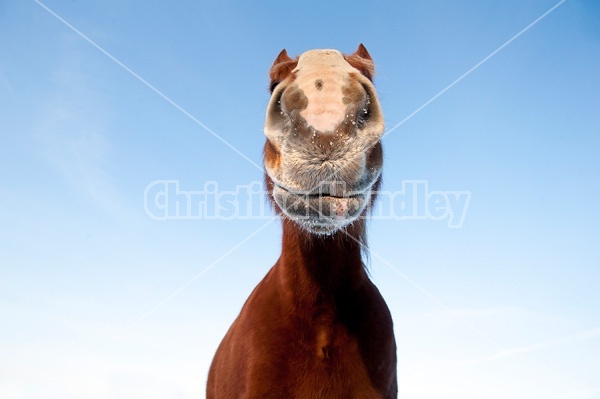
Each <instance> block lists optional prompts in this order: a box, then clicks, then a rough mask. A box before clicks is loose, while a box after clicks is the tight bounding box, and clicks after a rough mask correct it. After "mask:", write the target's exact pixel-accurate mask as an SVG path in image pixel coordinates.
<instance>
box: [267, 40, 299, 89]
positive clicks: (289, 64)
mask: <svg viewBox="0 0 600 399" xmlns="http://www.w3.org/2000/svg"><path fill="white" fill-rule="evenodd" d="M296 65H298V60H297V59H296V60H293V59H291V58H290V56H289V55H288V53H287V51H285V49H283V50H281V52H280V53H279V55H278V56H277V58H275V62H273V66H271V70H270V71H269V78H271V85H270V87H269V90H270V91H271V93H273V91H275V87H277V85H278V84H279V83H281V82H282V81H283V80H284V79H285V78H286V77H287V76H288V75H289V74H290V72H291V71H292V70H293V69H294V68H296Z"/></svg>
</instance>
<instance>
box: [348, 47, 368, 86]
mask: <svg viewBox="0 0 600 399" xmlns="http://www.w3.org/2000/svg"><path fill="white" fill-rule="evenodd" d="M346 61H348V63H349V64H350V65H352V66H353V67H354V68H356V69H358V70H359V71H360V73H362V74H363V75H365V76H366V77H367V78H368V79H369V80H372V79H373V75H375V64H373V58H371V54H369V52H368V51H367V48H366V47H365V46H364V45H363V44H362V43H361V44H359V45H358V49H356V51H355V52H354V53H353V54H350V55H347V56H346Z"/></svg>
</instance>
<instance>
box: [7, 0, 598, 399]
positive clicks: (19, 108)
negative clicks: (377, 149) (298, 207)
mask: <svg viewBox="0 0 600 399" xmlns="http://www.w3.org/2000/svg"><path fill="white" fill-rule="evenodd" d="M557 3H558V1H547V0H532V1H528V2H519V1H513V0H507V1H483V2H482V1H441V0H437V1H434V0H426V1H419V2H407V1H396V2H384V1H378V2H373V3H371V4H366V3H364V2H361V3H350V2H312V1H307V2H303V3H302V4H298V3H297V2H296V3H292V2H290V3H285V2H279V3H277V4H274V3H270V4H269V3H250V2H236V3H231V2H210V3H205V2H189V1H182V2H171V3H167V2H158V1H156V2H146V3H139V2H131V1H72V2H60V1H56V0H48V1H43V2H42V4H43V5H44V6H45V7H47V8H48V9H49V10H51V11H52V12H54V13H56V14H57V15H59V16H60V17H61V18H62V19H63V20H64V21H65V22H66V23H68V24H70V25H72V26H73V27H74V28H76V29H78V30H79V31H80V32H81V33H82V34H83V35H85V36H86V37H87V38H88V39H89V40H91V41H93V43H95V44H96V45H97V46H99V47H100V48H101V49H102V50H103V51H105V52H106V53H104V52H103V51H101V50H100V49H99V48H98V47H95V46H94V45H93V44H91V43H90V42H89V41H87V40H86V39H85V38H83V37H82V36H81V35H78V34H77V33H76V32H74V31H73V30H72V29H71V28H69V27H68V26H67V25H66V24H65V23H64V22H62V21H61V20H59V19H58V18H57V17H56V16H54V15H52V14H51V12H49V11H48V10H47V9H45V8H44V7H43V6H42V5H41V4H40V3H37V2H35V1H10V0H9V1H4V2H1V3H0V54H1V57H0V107H1V109H2V111H1V112H0V137H1V139H2V146H0V165H1V168H0V179H1V182H2V183H1V184H0V222H1V223H0V317H1V318H2V328H1V329H0V397H2V398H19V399H20V398H27V399H29V398H44V399H46V398H61V399H62V398H131V397H135V398H198V397H203V390H204V384H205V379H206V372H207V369H208V366H209V364H210V361H211V358H212V354H213V353H214V350H215V349H216V346H217V345H218V343H219V341H220V339H221V337H222V336H223V334H224V333H225V331H226V329H227V328H228V326H229V325H230V323H231V322H232V320H233V319H234V318H235V316H236V315H237V313H238V312H239V309H240V307H241V305H242V304H243V301H244V300H245V298H246V297H247V296H248V294H249V293H250V291H251V290H252V288H253V287H254V286H255V285H256V283H257V282H258V281H259V280H260V279H261V278H262V276H263V275H264V274H265V273H266V272H267V270H268V269H269V268H270V267H271V265H272V264H273V263H274V262H275V261H276V259H277V256H278V253H279V242H280V237H279V235H280V228H279V223H278V221H271V220H270V219H269V218H268V217H267V218H258V219H236V218H234V219H233V220H218V219H207V218H202V219H200V220H199V219H195V220H154V219H152V218H151V217H150V216H149V215H148V213H147V212H146V211H145V209H144V192H145V190H146V188H147V187H148V185H149V184H151V183H152V182H154V181H157V180H158V181H161V180H175V181H178V182H179V185H180V188H181V189H182V190H187V191H200V190H202V189H203V187H204V185H205V184H206V182H216V184H218V187H219V189H220V190H224V191H235V189H236V187H239V186H243V185H249V184H251V183H252V182H256V181H261V179H262V172H261V171H260V169H258V168H256V167H255V166H254V165H253V164H252V163H255V164H258V165H260V163H261V153H262V145H263V143H264V135H263V132H262V127H263V122H264V114H265V107H266V105H267V102H268V99H269V96H268V90H267V89H268V79H267V72H268V68H269V66H270V65H271V63H272V61H273V60H274V58H275V57H276V55H277V54H278V53H279V51H280V50H281V49H282V48H286V49H287V50H288V52H289V53H290V54H300V53H302V52H304V51H306V50H308V49H312V48H337V49H339V50H341V51H343V52H353V51H354V50H355V49H356V47H357V45H358V43H361V42H362V43H364V44H365V45H366V46H367V48H368V49H369V51H370V53H371V55H372V56H373V58H374V60H375V63H376V68H377V74H376V79H375V83H376V86H377V89H378V92H379V96H380V100H381V103H382V106H383V110H384V115H385V116H386V124H387V126H388V128H389V129H391V128H394V127H395V126H396V125H397V124H398V123H400V122H401V121H403V120H404V119H405V118H406V117H407V116H408V115H410V114H411V113H413V111H415V110H417V109H419V107H421V106H422V105H423V104H425V103H427V101H428V100H430V99H431V98H433V97H434V96H435V95H436V94H438V93H440V92H441V91H442V90H444V89H445V88H447V87H448V86H449V85H450V84H451V83H452V82H454V81H455V80H456V79H457V78H459V77H460V76H461V75H463V74H464V73H465V72H467V71H469V70H470V69H471V68H472V67H473V66H475V65H477V63H479V62H480V61H481V60H483V59H485V57H487V56H488V55H490V54H491V53H492V52H494V51H495V50H496V49H498V48H499V47H500V46H501V45H502V44H503V43H506V42H507V41H508V40H509V39H511V38H512V37H514V36H515V35H516V34H517V33H518V32H520V31H521V30H522V29H523V28H525V27H526V26H528V25H529V24H530V23H532V22H533V21H535V20H536V19H537V18H538V17H540V16H541V15H543V14H544V13H545V12H547V11H548V10H549V9H551V8H552V7H554V6H555V5H556V4H557ZM107 53H108V54H109V55H110V57H109V56H108V55H107ZM111 57H112V59H111ZM115 60H116V61H118V62H116V61H115ZM119 63H120V64H119ZM123 66H125V67H126V68H128V69H129V70H126V69H125V68H124V67H123ZM599 70H600V6H599V4H598V3H597V2H595V1H592V0H567V1H565V2H564V3H562V4H561V5H560V6H559V7H557V8H556V9H555V10H554V11H552V12H551V13H550V14H548V15H547V16H546V17H545V18H543V19H542V20H540V21H539V22H538V23H537V24H535V25H534V26H532V27H531V28H530V29H529V30H527V31H526V32H524V33H523V34H522V35H520V36H519V37H518V38H516V39H515V40H514V41H513V42H511V43H510V44H509V45H507V46H506V47H505V48H503V49H502V50H501V51H499V52H498V53H497V54H495V55H494V56H493V57H492V58H490V59H488V60H487V61H486V62H485V63H484V64H482V65H481V66H479V67H478V68H477V69H475V70H474V71H473V72H472V73H470V74H468V76H466V77H464V79H462V80H460V81H459V82H457V83H456V84H455V85H454V86H452V87H451V88H450V89H449V90H447V91H446V92H444V93H443V94H442V95H440V96H439V97H438V98H437V99H435V101H433V102H431V103H430V104H429V105H427V107H425V108H423V109H422V110H421V111H420V112H418V113H417V114H415V115H414V116H413V117H411V118H410V119H408V120H406V121H405V122H404V123H402V124H401V125H400V126H398V127H397V128H396V129H394V130H393V131H392V132H391V133H390V134H389V135H388V136H386V137H385V138H384V140H383V143H384V149H385V167H384V186H383V189H384V190H387V191H389V192H398V191H400V190H402V187H403V182H407V181H426V182H427V186H428V189H429V190H431V191H439V192H445V193H452V192H468V193H470V201H469V203H468V208H467V209H466V214H465V218H464V221H463V223H462V225H461V226H460V228H451V227H449V225H448V220H447V219H444V220H422V219H419V220H399V219H398V218H392V219H377V220H373V221H372V222H371V223H370V225H369V243H370V246H371V250H372V254H371V257H370V262H369V268H370V271H371V275H372V277H373V280H374V281H375V283H376V284H377V285H378V286H379V287H380V290H381V291H382V293H383V295H384V297H385V298H386V300H387V302H388V305H389V307H390V309H391V311H392V314H393V317H394V321H395V328H396V339H397V342H398V357H399V383H400V395H401V397H402V398H407V399H430V398H440V397H445V398H461V399H470V398H474V399H475V398H477V399H479V398H484V397H485V398H492V399H493V398H503V399H504V398H508V397H510V398H517V399H518V398H523V399H537V398H544V399H547V398H557V399H595V398H600V383H598V381H597V375H598V374H599V372H600V360H599V359H600V307H599V306H598V304H599V303H600V293H599V291H598V283H599V281H600V271H599V268H598V265H599V263H600V262H599V260H600V249H599V246H598V242H600V234H599V230H598V226H599V224H600V210H599V208H598V206H597V205H596V203H595V200H596V199H597V198H599V197H600V186H599V184H598V183H599V182H598V176H599V175H600V161H599V159H600V156H599V155H600V154H599V148H600V147H599V145H600V112H598V110H599V109H600V90H599V89H600V74H598V71H599ZM132 72H133V73H132ZM134 74H135V75H134ZM141 79H143V81H142V80H141ZM144 82H145V83H144ZM157 91H158V92H160V93H162V95H163V96H164V97H163V96H161V95H159V94H158V93H157ZM165 97H166V98H168V99H170V100H171V101H172V102H173V103H170V102H169V101H168V100H167V99H166V98H165ZM174 104H176V106H174ZM190 116H191V117H193V118H195V120H194V119H192V118H190ZM197 122H200V123H201V124H202V125H204V126H205V127H208V128H209V129H211V130H212V131H213V132H214V133H215V134H216V135H218V136H219V137H220V138H222V139H223V140H225V141H227V142H229V143H230V144H231V145H232V146H233V147H235V148H236V149H237V150H238V151H240V152H241V153H243V154H244V155H245V156H246V157H247V158H248V159H249V160H250V161H252V163H251V162H249V161H248V159H245V158H244V157H241V156H240V155H239V154H237V153H236V152H234V151H233V150H232V149H231V148H229V147H228V146H226V145H225V144H224V143H223V142H222V141H220V140H219V139H217V138H216V137H214V136H213V135H211V134H210V133H209V132H208V131H207V130H206V129H205V127H204V126H202V125H200V124H199V123H197Z"/></svg>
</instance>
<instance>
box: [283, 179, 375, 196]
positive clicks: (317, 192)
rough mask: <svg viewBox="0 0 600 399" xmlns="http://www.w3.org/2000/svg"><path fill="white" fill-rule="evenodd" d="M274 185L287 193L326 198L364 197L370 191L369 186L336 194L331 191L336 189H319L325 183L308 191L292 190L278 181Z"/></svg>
mask: <svg viewBox="0 0 600 399" xmlns="http://www.w3.org/2000/svg"><path fill="white" fill-rule="evenodd" d="M273 185H274V186H275V187H277V188H279V189H281V190H283V191H285V192H286V193H287V194H291V195H294V196H296V197H303V198H326V197H328V198H335V199H343V198H364V197H365V194H366V193H367V192H368V191H369V187H367V188H365V189H364V190H361V191H343V195H336V194H337V193H336V194H332V193H331V191H334V190H331V191H330V190H319V189H320V188H321V187H323V185H319V187H318V188H314V189H312V190H307V191H298V190H292V189H289V188H287V187H285V186H284V185H283V184H281V183H278V182H276V181H273ZM335 191H337V190H335Z"/></svg>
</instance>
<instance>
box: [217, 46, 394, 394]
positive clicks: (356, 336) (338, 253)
mask: <svg viewBox="0 0 600 399" xmlns="http://www.w3.org/2000/svg"><path fill="white" fill-rule="evenodd" d="M373 72H374V67H373V61H372V59H371V56H370V55H369V53H368V52H367V50H366V49H365V47H364V46H363V45H362V44H361V45H360V46H359V47H358V50H357V51H356V52H355V53H354V54H352V55H343V54H342V53H340V52H338V51H336V50H312V51H308V52H306V53H304V54H302V55H301V56H300V57H298V58H296V59H291V58H290V57H288V55H287V53H286V51H285V50H283V51H282V52H281V53H280V54H279V56H278V57H277V59H276V60H275V63H274V64H273V66H272V68H271V71H270V77H271V93H272V96H271V101H270V103H269V106H268V109H267V118H266V124H265V134H266V136H267V142H266V145H265V171H266V173H265V180H266V185H267V188H268V191H269V194H270V199H271V202H272V203H273V205H274V208H275V209H276V211H277V212H278V213H279V214H281V215H282V216H283V218H282V219H283V243H282V251H281V256H280V258H279V260H278V261H277V263H276V264H275V266H273V268H272V269H271V270H270V271H269V273H268V274H267V275H266V277H265V278H264V279H263V280H262V281H261V282H260V283H259V284H258V286H257V287H256V288H255V289H254V291H253V292H252V294H251V295H250V297H249V298H248V300H247V301H246V303H245V305H244V307H243V308H242V311H241V313H240V315H239V316H238V318H237V319H236V320H235V322H234V323H233V325H232V326H231V328H230V329H229V331H228V332H227V334H226V335H225V338H223V341H222V342H221V345H220V346H219V348H218V350H217V353H216V355H215V357H214V359H213V363H212V365H211V368H210V372H209V376H208V386H207V395H206V396H207V398H208V399H232V398H236V399H237V398H244V399H269V398H273V399H275V398H277V399H292V398H294V399H337V398H339V399H350V398H362V399H384V398H385V399H388V398H396V397H397V381H396V344H395V341H394V333H393V328H392V319H391V316H390V312H389V310H388V308H387V306H386V304H385V302H384V300H383V298H382V297H381V294H380V293H379V291H378V290H377V288H376V287H375V285H373V283H372V282H371V280H370V279H369V277H368V275H367V272H366V270H365V267H364V264H363V262H362V259H361V250H362V249H363V248H364V242H365V241H364V240H365V220H364V217H363V216H365V214H366V213H367V210H368V209H369V205H370V203H371V202H372V201H373V199H374V194H373V193H374V192H375V191H376V189H377V187H378V185H379V181H380V176H381V166H382V150H381V143H380V138H381V135H382V133H383V128H384V127H383V115H382V112H381V108H380V106H379V101H378V99H377V94H376V92H375V88H374V87H373V84H372V82H371V78H372V76H373Z"/></svg>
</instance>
